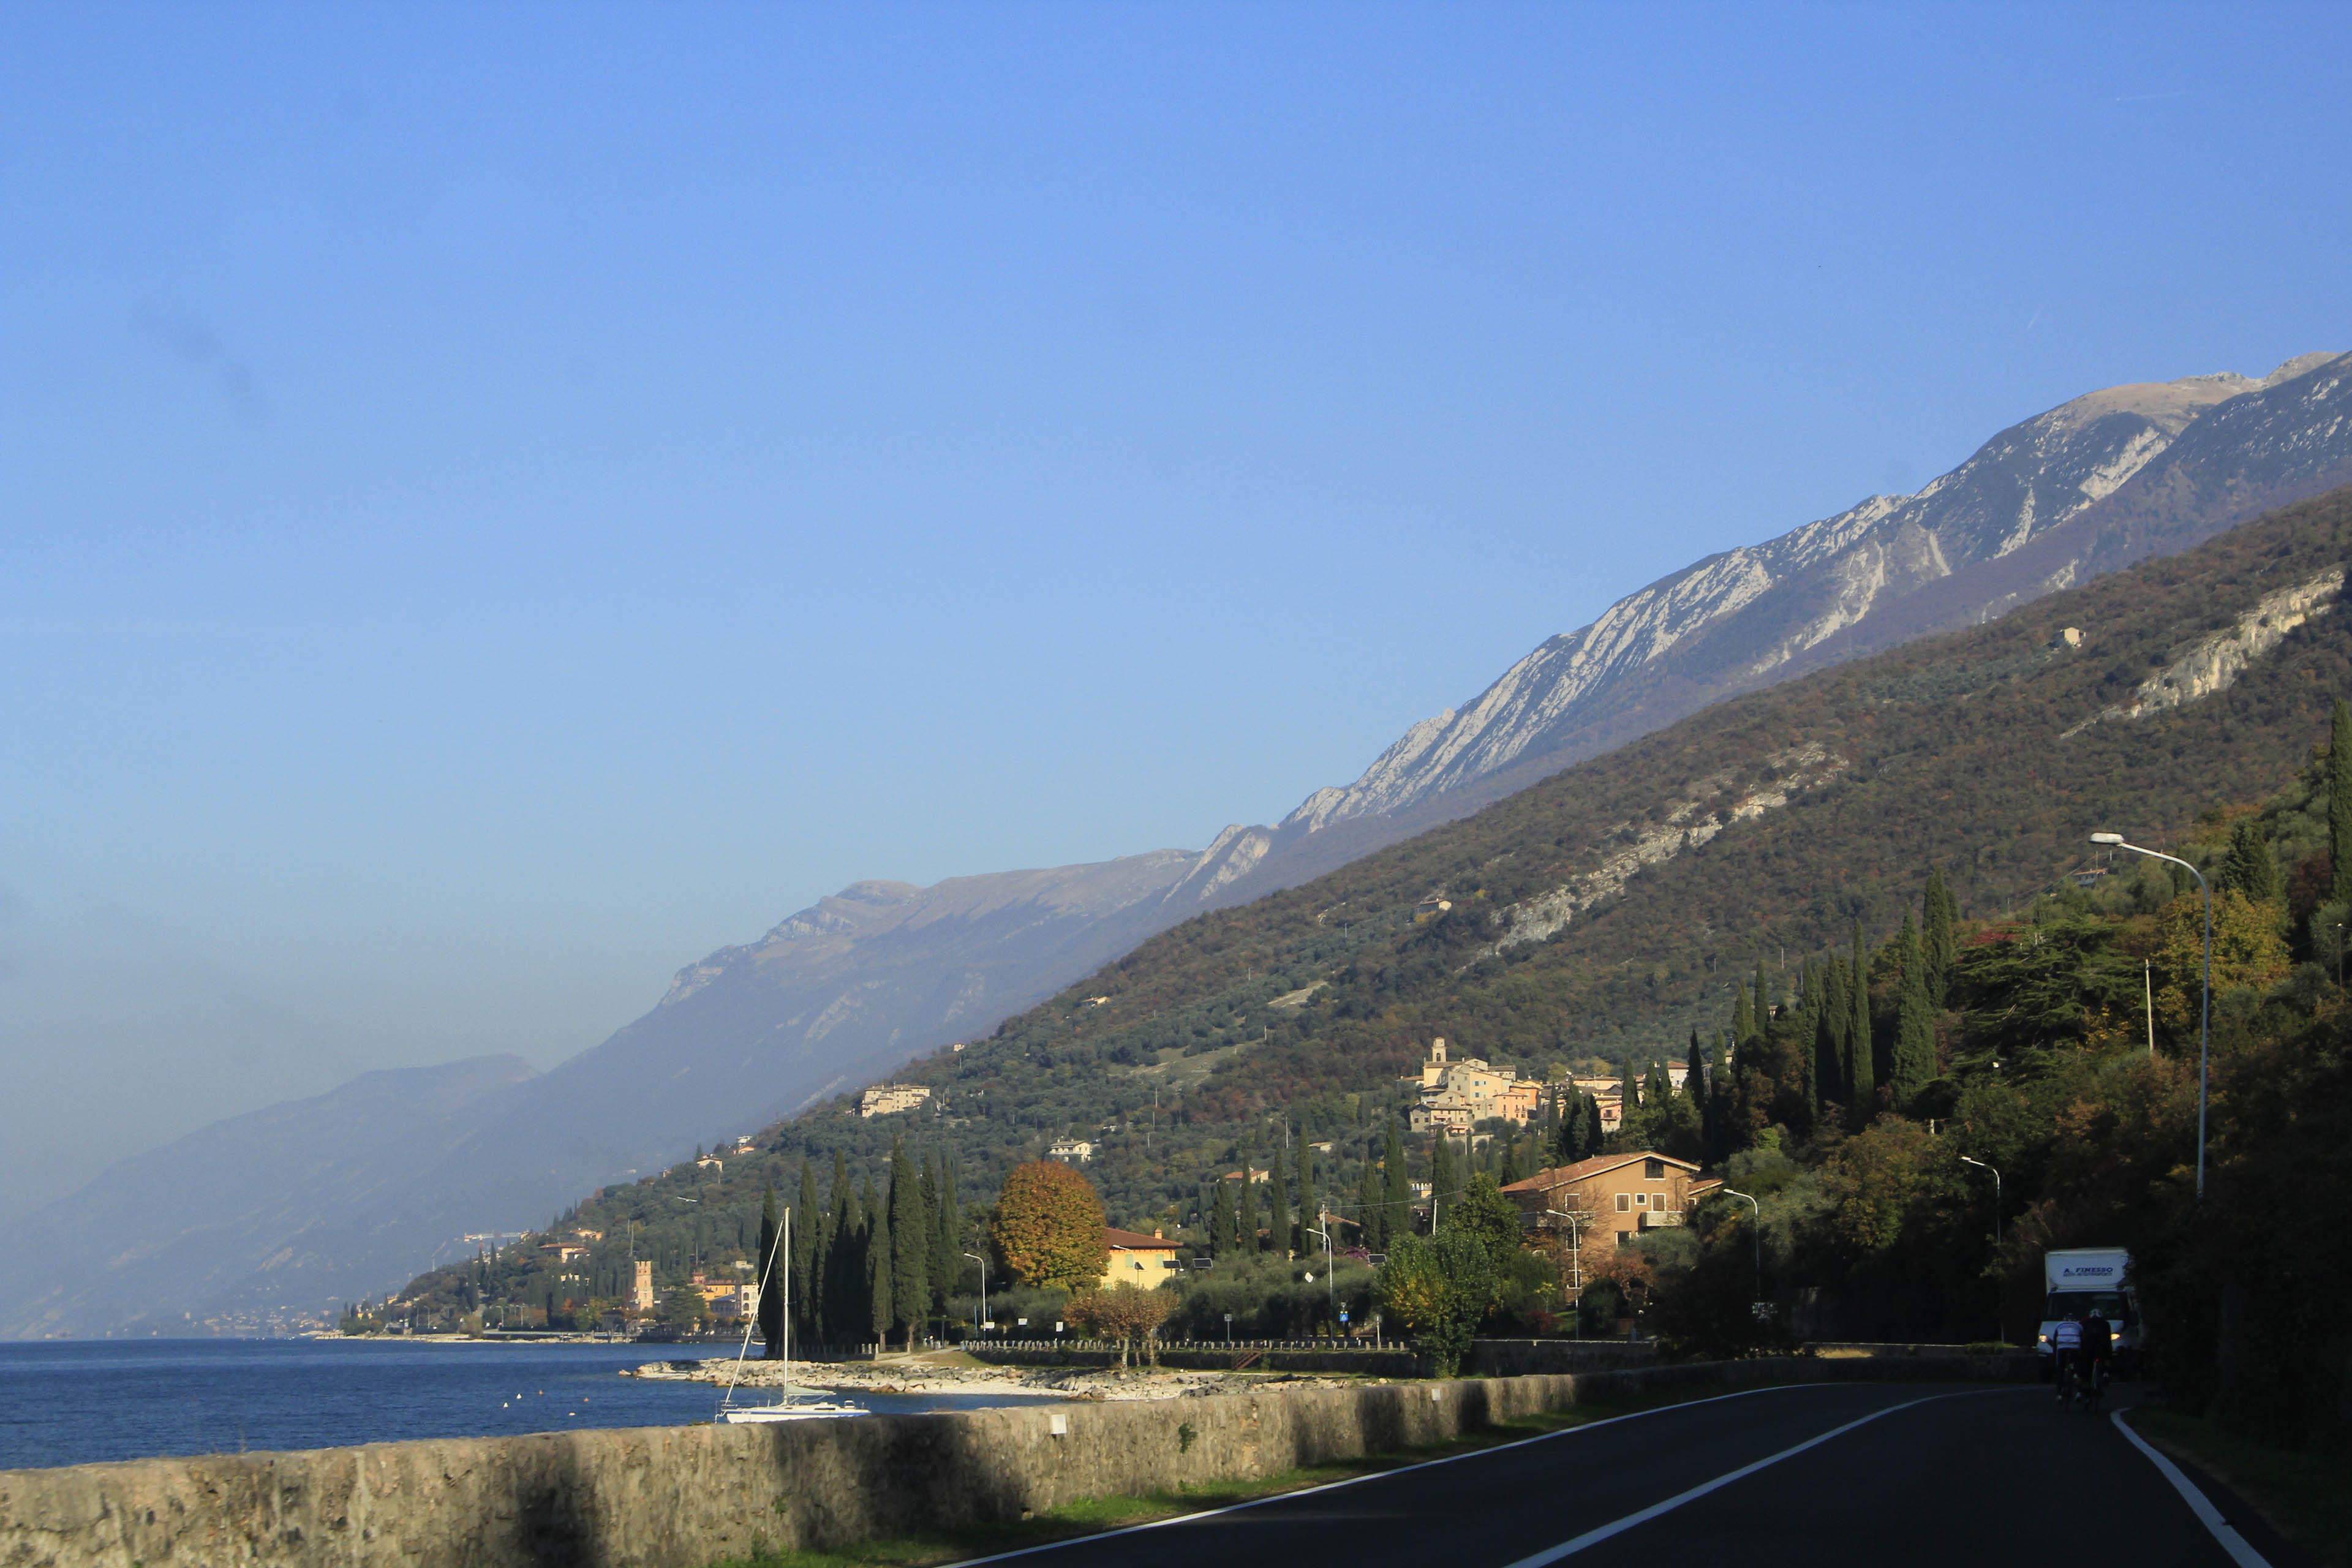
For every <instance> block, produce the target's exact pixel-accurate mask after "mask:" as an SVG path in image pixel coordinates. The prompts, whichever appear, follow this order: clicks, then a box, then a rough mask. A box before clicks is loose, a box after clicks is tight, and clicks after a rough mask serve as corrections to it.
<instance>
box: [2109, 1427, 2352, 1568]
mask: <svg viewBox="0 0 2352 1568" xmlns="http://www.w3.org/2000/svg"><path fill="white" fill-rule="evenodd" d="M2124 1419H2125V1420H2126V1421H2128V1422H2130V1423H2131V1425H2132V1428H2133V1430H2135V1431H2137V1433H2138V1434H2139V1435H2140V1436H2143V1437H2145V1438H2147V1440H2148V1441H2149V1442H2151V1443H2153V1444H2155V1445H2156V1446H2157V1447H2159V1448H2165V1449H2168V1450H2170V1451H2171V1452H2172V1453H2173V1455H2174V1457H2175V1458H2186V1459H2188V1460H2189V1461H2191V1462H2193V1463H2195V1464H2196V1465H2199V1466H2200V1467H2202V1468H2204V1469H2206V1470H2207V1471H2209V1472H2210V1473H2211V1474H2212V1475H2213V1476H2215V1477H2217V1478H2219V1479H2221V1481H2222V1482H2224V1483H2225V1484H2226V1485H2228V1486H2229V1487H2230V1488H2231V1489H2232V1490H2234V1491H2235V1492H2237V1493H2238V1495H2239V1496H2241V1497H2242V1498H2244V1499H2245V1500H2247V1501H2248V1502H2250V1503H2252V1505H2253V1506H2254V1507H2255V1508H2256V1509H2258V1510H2261V1512H2262V1515H2263V1519H2264V1520H2265V1521H2268V1522H2269V1523H2270V1525H2271V1526H2272V1528H2273V1529H2274V1530H2276V1531H2278V1532H2279V1533H2280V1534H2281V1535H2284V1536H2285V1537H2286V1538H2287V1539H2288V1540H2289V1541H2291V1542H2294V1543H2295V1544H2296V1545H2297V1546H2300V1547H2302V1548H2303V1549H2304V1550H2305V1551H2306V1552H2310V1553H2311V1554H2312V1555H2313V1556H2314V1557H2315V1558H2317V1559H2318V1560H2319V1561H2320V1562H2322V1563H2330V1564H2335V1565H2336V1568H2352V1489H2347V1487H2346V1486H2345V1476H2346V1475H2347V1472H2352V1450H2347V1448H2346V1447H2342V1446H2340V1445H2339V1446H2337V1447H2324V1448H2323V1447H2315V1448H2308V1449H2298V1448H2283V1447H2278V1446H2277V1445H2276V1444H2273V1443H2264V1442H2261V1441H2259V1440H2257V1439H2255V1438H2252V1437H2245V1436H2239V1435H2238V1434H2237V1433H2234V1432H2231V1431H2229V1430H2228V1429H2226V1428H2224V1427H2223V1426H2221V1425H2219V1424H2218V1423H2216V1422H2214V1421H2211V1420H2210V1419H2208V1418H2206V1417H2204V1416H2200V1415H2182V1414H2181V1413H2179V1411H2174V1410H2156V1409H2150V1408H2148V1407H2147V1406H2145V1405H2143V1406H2141V1407H2140V1408H2138V1409H2137V1410H2132V1411H2128V1412H2126V1414H2125V1416H2124Z"/></svg>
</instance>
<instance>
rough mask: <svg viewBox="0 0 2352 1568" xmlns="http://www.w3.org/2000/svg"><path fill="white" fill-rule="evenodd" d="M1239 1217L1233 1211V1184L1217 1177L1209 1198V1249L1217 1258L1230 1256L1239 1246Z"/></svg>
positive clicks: (1221, 1177)
mask: <svg viewBox="0 0 2352 1568" xmlns="http://www.w3.org/2000/svg"><path fill="white" fill-rule="evenodd" d="M1240 1231H1241V1219H1240V1216H1239V1215H1236V1214H1235V1213H1234V1184H1232V1183H1231V1182H1229V1181H1226V1180H1225V1179H1224V1178H1223V1176H1220V1177H1218V1178H1217V1191H1216V1194H1215V1195H1214V1196H1213V1197H1212V1198H1211V1199H1210V1200H1209V1251H1210V1253H1211V1254H1212V1255H1213V1256H1214V1257H1217V1258H1231V1257H1233V1255H1234V1252H1235V1251H1236V1250H1237V1249H1238V1248H1239V1247H1240V1245H1241V1238H1240Z"/></svg>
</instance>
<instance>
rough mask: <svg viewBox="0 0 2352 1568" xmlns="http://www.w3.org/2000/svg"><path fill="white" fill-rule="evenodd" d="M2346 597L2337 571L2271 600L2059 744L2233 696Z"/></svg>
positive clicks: (2206, 639) (2180, 655)
mask: <svg viewBox="0 0 2352 1568" xmlns="http://www.w3.org/2000/svg"><path fill="white" fill-rule="evenodd" d="M2343 591H2344V574H2343V573H2342V572H2341V571H2332V572H2323V573H2321V574H2318V575H2317V576H2315V577H2313V578H2311V579H2309V580H2308V581H2306V582H2303V583H2298V584H2295V585H2294V587H2292V588H2282V589H2281V590H2279V592H2277V593H2275V594H2272V595H2267V596H2265V597H2264V598H2263V599H2262V600H2261V601H2259V602H2258V603H2257V604H2256V605H2254V607H2253V608H2252V609H2251V610H2249V611H2247V612H2246V613H2245V614H2244V615H2242V616H2239V617H2238V619H2237V621H2236V622H2235V623H2234V624H2232V625H2231V626H2227V627H2224V628H2223V629H2222V630H2221V631H2218V632H2214V633H2212V634H2211V635H2210V636H2208V637H2199V638H2198V639H2197V640H2196V641H2195V642H2192V643H2190V644H2189V646H2188V647H2186V648H2184V649H2182V650H2181V651H2180V652H2179V653H2178V654H2176V655H2175V656H2174V657H2173V658H2172V659H2171V661H2170V662H2169V663H2168V664H2166V665H2165V667H2164V668H2162V669H2159V670H2158V671H2157V672H2156V673H2155V674H2154V675H2151V676H2149V677H2148V678H2147V679H2146V680H2143V681H2141V682H2140V683H2139V684H2138V685H2137V687H2135V688H2133V689H2132V694H2131V696H2130V697H2129V698H2127V699H2126V700H2124V701H2121V702H2117V703H2113V704H2111V705H2109V706H2108V707H2105V708H2103V709H2101V710H2099V711H2098V712H2097V713H2096V714H2095V715H2094V716H2093V717H2091V718H2089V719H2085V720H2084V721H2082V722H2081V723H2080V724H2077V725H2075V726H2074V728H2073V729H2071V730H2068V731H2066V732H2065V733H2064V734H2063V735H2061V736H2059V739H2060V740H2062V741H2066V740H2072V739H2074V737H2075V736H2076V735H2079V734H2081V733H2082V732H2083V731H2085V730H2087V729H2089V728H2090V727H2091V726H2092V725H2094V724H2101V723H2105V722H2106V721H2109V720H2113V719H2144V718H2146V717H2147V716H2148V715H2149V714H2151V713H2161V712H2163V711H2164V710H2167V709H2169V708H2178V707H2179V706H2180V705H2181V704H2182V703H2184V702H2194V701H2196V700H2198V699H2200V698H2202V697H2210V696H2212V695H2213V694H2214V693H2215V692H2217V691H2226V690H2228V689H2230V688H2231V686H2232V685H2234V684H2236V682H2237V679H2238V677H2240V676H2241V675H2243V674H2244V673H2245V672H2246V667H2247V666H2248V665H2250V664H2252V663H2253V662H2254V660H2256V659H2258V658H2262V657H2263V655H2264V654H2266V653H2268V652H2270V651H2271V649H2273V648H2274V647H2278V645H2279V644H2280V642H2282V641H2283V640H2284V638H2285V637H2286V635H2287V633H2289V632H2291V631H2293V630H2294V628H2295V627H2297V626H2302V625H2303V624H2304V623H2305V621H2308V620H2310V619H2311V617H2312V616H2316V615H2323V614H2325V613H2326V611H2328V610H2330V609H2332V608H2334V607H2335V603H2336V597H2337V595H2340V594H2342V593H2343Z"/></svg>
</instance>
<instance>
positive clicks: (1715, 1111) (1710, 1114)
mask: <svg viewBox="0 0 2352 1568" xmlns="http://www.w3.org/2000/svg"><path fill="white" fill-rule="evenodd" d="M1706 1105H1707V1110H1706V1124H1707V1126H1708V1127H1709V1128H1710V1129H1711V1130H1712V1133H1713V1141H1712V1142H1710V1143H1709V1144H1708V1145H1707V1157H1708V1159H1709V1160H1710V1161H1720V1160H1727V1159H1729V1158H1730V1157H1731V1153H1732V1148H1731V1146H1732V1144H1733V1143H1734V1142H1737V1137H1738V1126H1737V1123H1735V1122H1734V1121H1733V1120H1732V1116H1731V1058H1730V1056H1729V1054H1728V1053H1727V1052H1726V1051H1725V1050H1724V1048H1723V1038H1722V1037H1721V1036H1717V1037H1716V1042H1715V1055H1714V1056H1713V1057H1711V1058H1708V1061H1707V1064H1706Z"/></svg>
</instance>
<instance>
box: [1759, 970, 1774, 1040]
mask: <svg viewBox="0 0 2352 1568" xmlns="http://www.w3.org/2000/svg"><path fill="white" fill-rule="evenodd" d="M1755 1013H1756V1039H1757V1043H1758V1044H1759V1045H1760V1044H1762V1043H1763V1039H1764V1033H1765V1031H1766V1030H1768V1029H1769V1028H1770V1027H1771V1026H1772V983H1771V982H1770V981H1769V980H1767V979H1766V978H1765V977H1764V961H1763V960H1762V959H1760V958H1759V959H1758V960H1757V961H1756V1007H1755Z"/></svg>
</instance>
